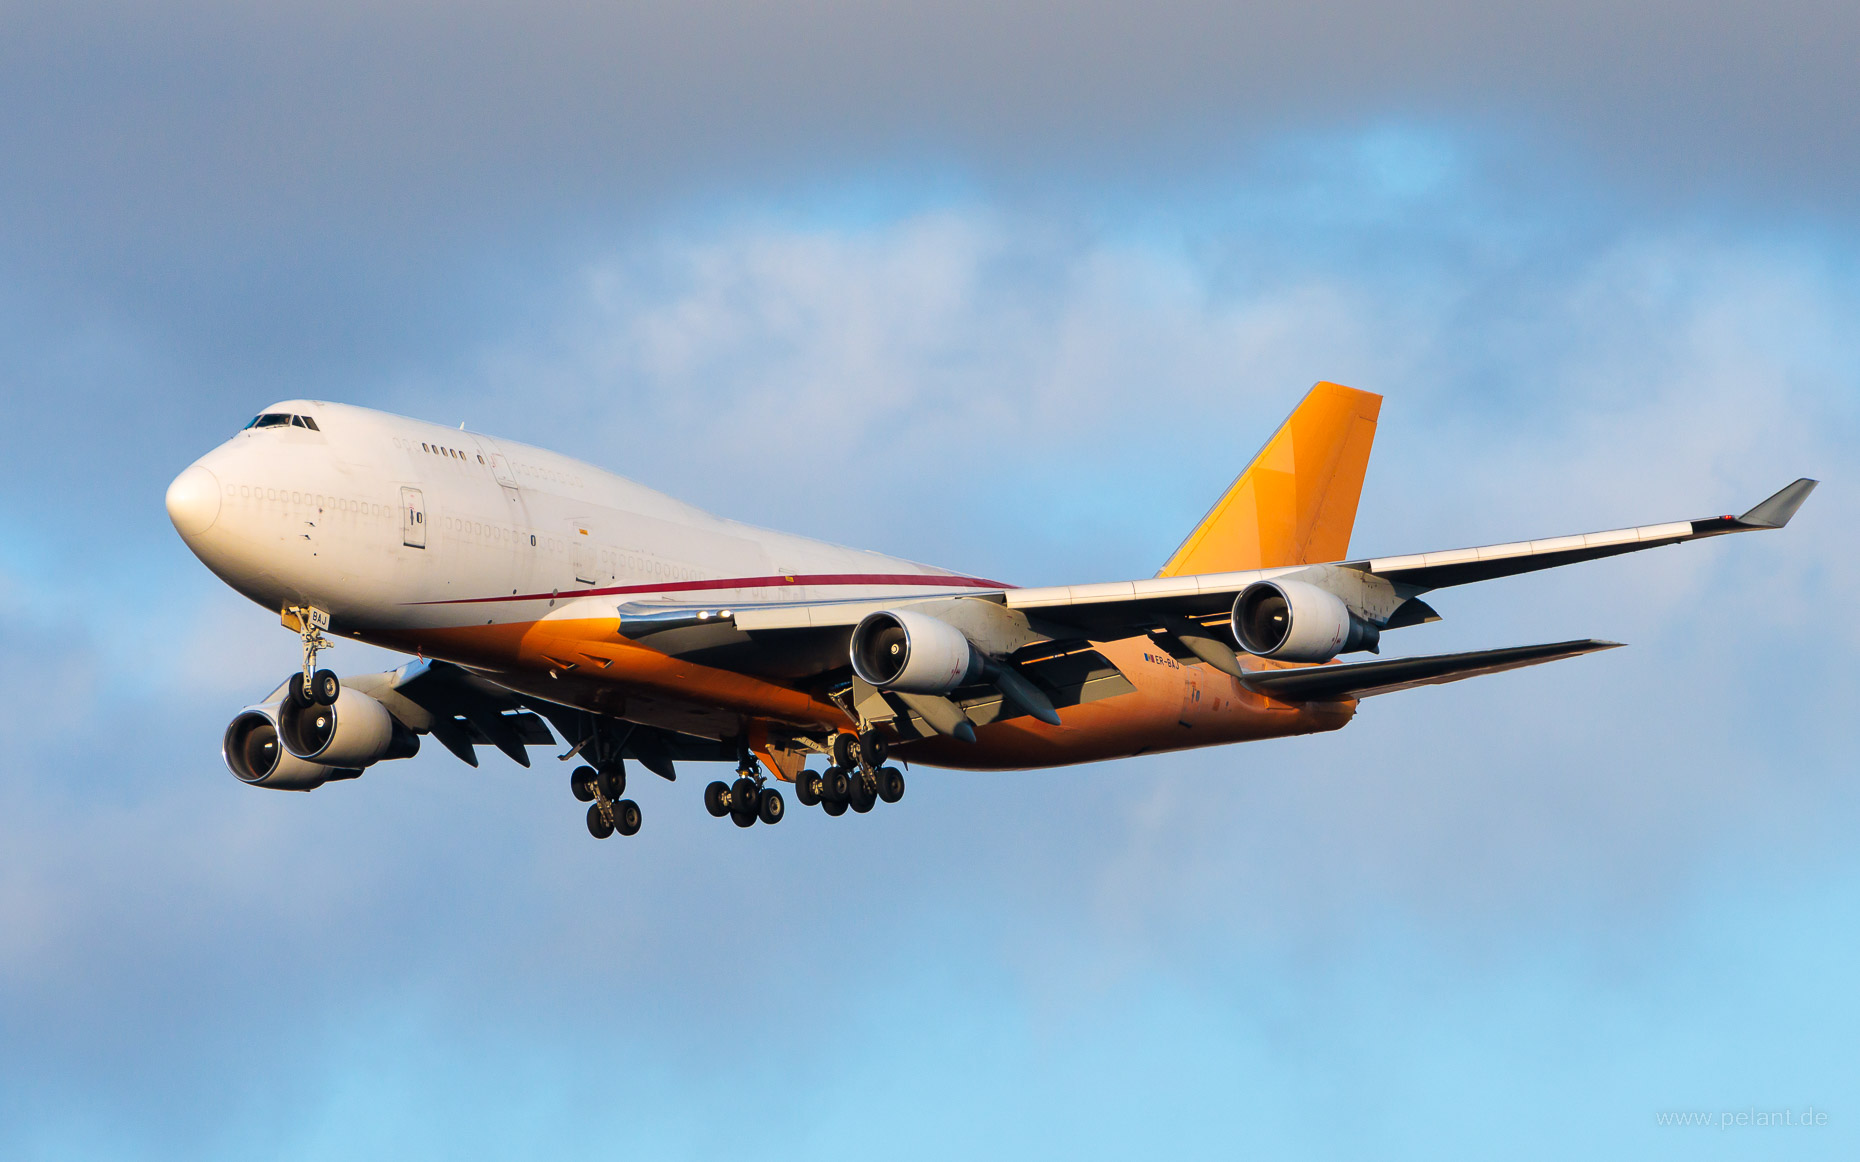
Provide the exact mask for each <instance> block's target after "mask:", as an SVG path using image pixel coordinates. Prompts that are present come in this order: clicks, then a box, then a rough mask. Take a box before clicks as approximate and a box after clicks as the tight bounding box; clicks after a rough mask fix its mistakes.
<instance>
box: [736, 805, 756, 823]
mask: <svg viewBox="0 0 1860 1162" xmlns="http://www.w3.org/2000/svg"><path fill="white" fill-rule="evenodd" d="M730 822H732V823H734V824H736V825H737V826H738V827H754V826H755V825H756V808H755V805H754V804H751V805H750V808H749V810H747V811H738V810H737V809H736V808H734V807H732V808H730Z"/></svg>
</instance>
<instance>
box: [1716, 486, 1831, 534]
mask: <svg viewBox="0 0 1860 1162" xmlns="http://www.w3.org/2000/svg"><path fill="white" fill-rule="evenodd" d="M1820 483H1821V481H1819V480H1811V479H1809V478H1808V477H1806V476H1804V477H1801V478H1800V479H1798V480H1796V481H1795V482H1794V483H1793V484H1789V485H1786V486H1784V487H1783V488H1782V489H1780V490H1778V491H1777V492H1776V494H1775V495H1773V496H1771V497H1770V498H1769V499H1767V500H1765V501H1764V502H1763V503H1761V504H1759V505H1757V506H1756V507H1755V508H1753V509H1751V510H1750V511H1749V512H1747V513H1745V514H1744V515H1742V516H1740V517H1738V518H1737V523H1738V524H1740V525H1744V526H1746V527H1748V528H1758V529H1779V528H1782V527H1783V526H1785V525H1787V524H1788V523H1789V518H1790V517H1792V516H1794V515H1795V512H1796V510H1797V509H1799V508H1801V507H1802V502H1803V501H1805V500H1807V499H1808V494H1809V493H1811V492H1813V491H1815V485H1817V484H1820Z"/></svg>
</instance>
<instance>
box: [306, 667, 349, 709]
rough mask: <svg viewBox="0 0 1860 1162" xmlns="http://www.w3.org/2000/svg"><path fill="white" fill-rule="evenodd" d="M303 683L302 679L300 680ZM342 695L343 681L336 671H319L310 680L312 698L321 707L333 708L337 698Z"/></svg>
mask: <svg viewBox="0 0 1860 1162" xmlns="http://www.w3.org/2000/svg"><path fill="white" fill-rule="evenodd" d="M298 680H299V681H302V679H301V678H300V679H298ZM341 693H342V679H341V678H338V677H336V671H334V670H318V671H317V672H316V673H315V674H314V675H312V676H311V678H310V697H311V698H312V699H313V700H314V701H315V702H316V703H317V704H318V705H319V706H332V705H334V704H335V702H336V696H337V695H339V694H341Z"/></svg>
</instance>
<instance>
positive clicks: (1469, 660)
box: [1244, 638, 1621, 702]
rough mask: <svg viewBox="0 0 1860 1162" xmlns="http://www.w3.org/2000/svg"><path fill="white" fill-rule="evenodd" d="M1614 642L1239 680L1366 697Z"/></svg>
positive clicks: (1290, 695)
mask: <svg viewBox="0 0 1860 1162" xmlns="http://www.w3.org/2000/svg"><path fill="white" fill-rule="evenodd" d="M1620 644H1621V643H1620V642H1608V641H1598V640H1596V639H1594V638H1588V639H1584V640H1582V641H1569V642H1551V643H1548V644H1545V645H1536V646H1506V647H1504V648H1502V649H1496V650H1474V651H1472V652H1470V653H1462V654H1432V655H1429V656H1426V657H1419V658H1384V659H1378V660H1376V661H1373V662H1351V663H1348V664H1346V665H1341V666H1312V667H1308V668H1305V669H1297V670H1261V671H1257V672H1255V673H1252V674H1249V675H1248V676H1247V677H1246V678H1245V679H1244V681H1245V683H1246V685H1247V687H1248V688H1249V689H1252V690H1255V691H1258V692H1259V693H1261V694H1266V695H1269V696H1271V697H1273V698H1277V699H1279V700H1280V701H1281V702H1338V701H1342V700H1343V699H1346V698H1368V697H1370V696H1372V695H1375V694H1388V693H1392V692H1394V691H1396V690H1409V689H1413V688H1414V687H1416V686H1434V685H1439V684H1440V683H1443V682H1457V681H1459V680H1460V679H1462V678H1476V677H1478V676H1480V675H1481V674H1497V673H1501V672H1502V671H1505V670H1516V669H1519V668H1521V667H1524V666H1536V665H1541V664H1542V663H1544V662H1554V661H1558V660H1560V659H1562V658H1573V657H1576V656H1577V655H1579V654H1591V653H1594V652H1596V651H1597V650H1612V649H1615V648H1617V647H1618V646H1620Z"/></svg>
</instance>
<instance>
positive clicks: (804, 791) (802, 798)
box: [794, 771, 820, 807]
mask: <svg viewBox="0 0 1860 1162" xmlns="http://www.w3.org/2000/svg"><path fill="white" fill-rule="evenodd" d="M794 797H795V799H796V801H798V802H799V803H800V804H801V806H803V807H813V806H816V805H817V804H819V802H820V776H819V775H817V774H815V773H814V772H813V771H802V772H801V773H800V774H798V775H796V776H795V777H794Z"/></svg>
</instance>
